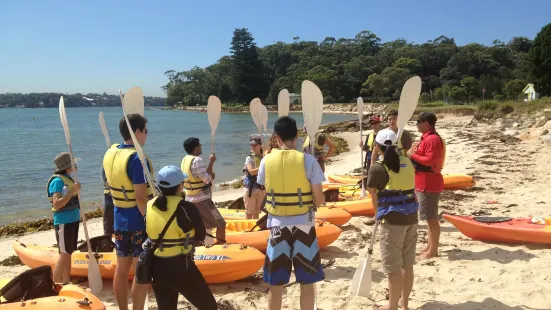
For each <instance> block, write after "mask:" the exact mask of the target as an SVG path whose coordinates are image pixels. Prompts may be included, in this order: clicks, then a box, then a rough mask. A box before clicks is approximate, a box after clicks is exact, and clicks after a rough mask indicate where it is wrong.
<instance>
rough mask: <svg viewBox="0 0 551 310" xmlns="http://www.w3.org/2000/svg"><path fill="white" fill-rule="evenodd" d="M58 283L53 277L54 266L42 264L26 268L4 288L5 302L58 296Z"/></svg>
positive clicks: (0, 292) (1, 290)
mask: <svg viewBox="0 0 551 310" xmlns="http://www.w3.org/2000/svg"><path fill="white" fill-rule="evenodd" d="M57 295H58V292H57V290H56V285H55V283H54V281H53V278H52V267H50V266H40V267H36V268H33V269H29V270H26V271H24V272H22V273H21V274H19V275H18V276H17V277H15V278H13V279H12V280H11V281H10V282H8V283H7V284H6V285H4V287H3V288H2V289H0V296H2V297H4V299H5V300H6V301H5V302H3V303H12V302H20V301H24V300H30V299H36V298H42V297H50V296H57Z"/></svg>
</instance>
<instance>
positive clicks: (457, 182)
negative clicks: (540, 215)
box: [322, 174, 476, 195]
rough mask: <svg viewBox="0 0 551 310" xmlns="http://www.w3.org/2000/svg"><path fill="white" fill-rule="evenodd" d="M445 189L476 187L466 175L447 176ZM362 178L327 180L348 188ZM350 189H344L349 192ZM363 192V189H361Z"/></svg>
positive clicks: (329, 177)
mask: <svg viewBox="0 0 551 310" xmlns="http://www.w3.org/2000/svg"><path fill="white" fill-rule="evenodd" d="M443 177H444V189H446V190H457V189H466V188H472V187H474V186H475V185H476V182H475V181H474V178H473V177H472V176H470V175H466V174H445V175H444V176H443ZM361 178H362V176H361V175H342V174H330V175H328V176H327V180H328V181H329V182H331V183H341V184H343V186H346V187H354V186H355V185H356V184H357V183H358V181H360V179H361ZM322 186H324V189H329V188H339V189H343V188H342V186H341V187H339V186H338V184H322ZM354 188H355V189H357V188H358V187H357V186H356V187H354ZM349 189H350V188H347V189H343V190H349ZM360 191H361V187H360ZM360 191H356V193H355V194H356V195H359V192H360Z"/></svg>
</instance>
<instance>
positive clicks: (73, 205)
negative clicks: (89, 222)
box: [46, 174, 80, 212]
mask: <svg viewBox="0 0 551 310" xmlns="http://www.w3.org/2000/svg"><path fill="white" fill-rule="evenodd" d="M55 178H60V179H61V181H63V185H64V186H67V191H70V190H72V189H73V186H74V185H75V181H73V179H71V178H70V177H68V176H65V175H63V174H54V175H52V176H51V177H50V179H49V180H48V183H46V196H47V197H48V200H49V201H50V203H51V204H52V212H61V211H69V210H74V209H79V208H80V201H79V200H78V192H75V193H74V194H73V197H71V199H70V200H69V202H67V204H66V205H65V206H63V207H62V208H61V209H59V210H56V209H55V208H54V205H53V204H54V197H53V196H50V194H49V188H50V183H51V182H52V181H53V179H55Z"/></svg>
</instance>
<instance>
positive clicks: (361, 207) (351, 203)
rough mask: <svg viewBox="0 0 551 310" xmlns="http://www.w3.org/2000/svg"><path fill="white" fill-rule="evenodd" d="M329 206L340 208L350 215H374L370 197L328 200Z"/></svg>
mask: <svg viewBox="0 0 551 310" xmlns="http://www.w3.org/2000/svg"><path fill="white" fill-rule="evenodd" d="M327 207H329V208H340V209H343V210H346V211H347V212H348V213H350V214H352V216H374V215H375V209H374V208H373V204H372V203H371V198H362V199H354V200H347V201H338V202H328V203H327Z"/></svg>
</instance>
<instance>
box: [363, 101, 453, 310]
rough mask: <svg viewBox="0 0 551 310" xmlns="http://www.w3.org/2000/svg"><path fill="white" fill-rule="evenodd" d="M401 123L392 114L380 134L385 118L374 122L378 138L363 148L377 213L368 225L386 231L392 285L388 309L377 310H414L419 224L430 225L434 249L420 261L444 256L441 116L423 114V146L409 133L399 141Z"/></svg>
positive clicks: (385, 257) (383, 241) (385, 261)
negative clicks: (412, 295) (441, 239)
mask: <svg viewBox="0 0 551 310" xmlns="http://www.w3.org/2000/svg"><path fill="white" fill-rule="evenodd" d="M397 117H398V112H397V111H395V110H393V111H390V112H389V114H388V128H386V129H380V126H381V124H380V118H379V117H372V118H371V119H370V124H371V126H372V127H373V132H371V133H370V134H368V136H367V139H366V141H365V143H364V142H363V141H361V142H360V147H362V148H363V150H365V151H366V152H367V155H366V161H365V168H366V169H367V171H368V173H367V178H366V180H365V186H366V188H367V190H368V191H369V193H370V194H371V199H372V203H373V207H374V208H375V210H376V214H375V216H374V218H373V219H371V220H369V221H368V222H367V224H373V223H375V222H376V221H378V222H379V224H380V226H381V230H380V238H379V239H380V250H381V258H382V265H383V268H384V269H385V271H386V273H387V274H388V283H389V303H388V305H386V306H378V305H376V306H375V307H374V308H375V309H385V310H386V309H391V310H396V309H398V307H400V308H401V309H408V300H409V295H410V293H411V290H412V287H413V282H414V271H413V265H414V263H415V257H416V244H417V228H418V222H419V219H420V220H425V221H427V227H428V243H427V245H426V246H425V247H424V248H423V249H422V250H421V254H420V258H422V259H425V258H431V257H436V256H438V243H439V237H440V224H439V222H438V201H439V198H440V193H441V192H442V190H443V189H444V179H443V176H442V173H441V171H442V168H443V164H444V159H445V143H444V141H443V140H442V138H441V137H440V135H439V134H438V133H437V132H436V129H435V126H436V121H437V118H436V115H435V114H434V113H432V112H421V113H420V114H419V115H418V116H417V129H418V131H419V132H420V133H421V134H422V136H421V139H420V141H418V142H413V139H412V137H411V134H410V133H409V132H408V131H406V130H404V131H403V133H402V135H401V138H399V137H398V128H397V126H396V120H397Z"/></svg>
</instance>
